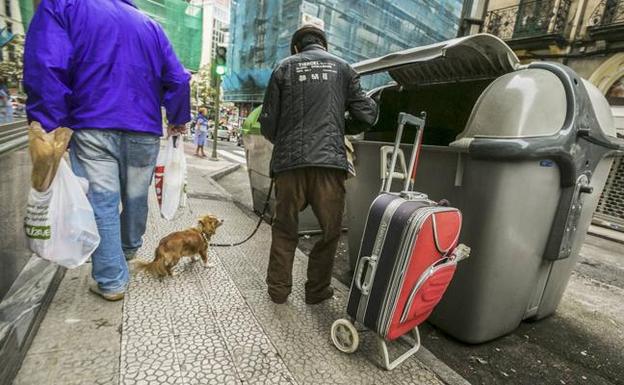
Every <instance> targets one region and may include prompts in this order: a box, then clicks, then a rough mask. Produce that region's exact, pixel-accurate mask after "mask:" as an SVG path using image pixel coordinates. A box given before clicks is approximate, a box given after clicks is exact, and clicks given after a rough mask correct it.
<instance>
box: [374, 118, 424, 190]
mask: <svg viewBox="0 0 624 385" xmlns="http://www.w3.org/2000/svg"><path fill="white" fill-rule="evenodd" d="M426 119H427V113H426V112H425V111H423V112H421V113H420V117H416V116H414V115H410V114H408V113H406V112H401V113H399V120H398V123H399V127H398V129H397V135H396V139H395V141H394V149H393V150H392V160H391V161H390V172H389V173H388V178H387V179H385V185H384V186H383V188H382V191H384V192H390V188H391V186H392V176H393V174H394V168H395V167H396V161H397V157H398V155H399V146H400V145H401V138H402V137H403V128H404V127H405V125H406V124H410V125H412V126H415V127H416V137H415V139H414V150H413V151H412V156H411V157H410V163H409V170H408V172H407V175H409V177H406V178H405V184H404V185H403V191H411V189H412V188H411V187H413V185H414V179H415V178H416V166H417V164H418V158H419V155H420V147H421V142H422V135H423V130H424V128H425V121H426ZM410 182H411V186H410Z"/></svg>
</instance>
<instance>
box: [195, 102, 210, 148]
mask: <svg viewBox="0 0 624 385" xmlns="http://www.w3.org/2000/svg"><path fill="white" fill-rule="evenodd" d="M207 115H208V110H206V108H205V107H201V108H200V109H199V112H198V113H197V117H196V118H195V122H193V125H194V127H195V145H196V146H197V148H196V149H195V155H196V156H201V157H202V158H205V157H206V154H205V153H204V145H205V144H206V138H207V137H208V129H209V120H208V116H207Z"/></svg>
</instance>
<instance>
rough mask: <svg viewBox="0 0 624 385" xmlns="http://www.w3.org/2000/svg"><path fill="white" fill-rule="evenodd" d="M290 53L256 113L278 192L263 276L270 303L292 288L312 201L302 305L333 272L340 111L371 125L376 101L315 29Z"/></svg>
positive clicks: (338, 218) (342, 160) (338, 219)
mask: <svg viewBox="0 0 624 385" xmlns="http://www.w3.org/2000/svg"><path fill="white" fill-rule="evenodd" d="M291 53H292V56H290V57H288V58H286V59H285V60H283V61H282V62H281V63H280V64H279V65H278V66H277V68H275V70H274V71H273V74H272V75H271V80H270V81H269V85H268V88H267V91H266V94H265V96H264V104H263V108H262V115H261V117H260V125H261V129H262V134H263V135H264V136H265V137H266V138H267V139H268V140H269V141H271V143H273V145H274V148H273V158H272V160H271V174H272V177H274V178H275V196H276V207H275V216H274V219H273V232H272V237H273V240H272V244H271V255H270V260H269V267H268V272H267V279H266V281H267V285H268V292H269V295H270V297H271V299H272V300H273V302H275V303H283V302H285V301H286V299H287V298H288V295H289V294H290V292H291V287H292V266H293V259H294V254H295V249H296V247H297V241H298V234H297V232H298V221H299V218H298V216H299V212H300V211H302V210H303V209H304V208H305V207H306V206H307V205H310V206H311V207H312V210H313V211H314V214H315V215H316V217H317V219H318V221H319V223H320V225H321V228H322V229H323V237H322V238H321V239H320V240H319V241H318V242H317V243H316V244H315V245H314V248H313V249H312V251H311V252H310V256H309V261H308V277H307V278H308V280H307V282H306V284H305V291H306V303H308V304H315V303H319V302H322V301H324V300H325V299H328V298H331V297H332V295H333V289H332V288H331V286H330V281H331V272H332V268H333V264H334V256H335V254H336V249H337V246H338V240H339V238H340V231H341V226H342V214H343V210H344V204H345V179H346V174H347V170H348V163H347V153H346V149H345V143H344V134H345V112H346V111H348V112H349V114H350V115H351V117H352V118H354V119H357V120H359V121H361V122H364V123H366V124H368V125H371V124H373V123H374V122H375V120H376V118H377V105H376V104H375V102H374V101H373V100H372V99H370V98H368V97H367V96H366V95H365V93H364V92H363V90H362V88H361V87H360V79H359V76H358V74H357V73H356V72H355V71H354V70H353V68H351V66H350V65H349V64H348V63H346V62H345V61H344V60H341V59H340V58H338V57H336V56H334V55H332V54H330V53H328V52H327V38H326V36H325V33H324V32H323V31H322V30H320V29H319V28H316V27H314V26H309V25H308V26H303V27H302V28H300V29H299V30H297V31H296V32H295V34H294V35H293V37H292V42H291Z"/></svg>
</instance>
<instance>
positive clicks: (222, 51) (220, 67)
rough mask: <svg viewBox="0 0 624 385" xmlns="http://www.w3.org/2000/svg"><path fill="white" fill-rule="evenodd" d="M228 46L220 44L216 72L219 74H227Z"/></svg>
mask: <svg viewBox="0 0 624 385" xmlns="http://www.w3.org/2000/svg"><path fill="white" fill-rule="evenodd" d="M226 55H227V48H225V47H223V46H218V47H217V50H216V57H215V73H216V74H217V75H219V76H222V75H225V70H226V69H227V59H226Z"/></svg>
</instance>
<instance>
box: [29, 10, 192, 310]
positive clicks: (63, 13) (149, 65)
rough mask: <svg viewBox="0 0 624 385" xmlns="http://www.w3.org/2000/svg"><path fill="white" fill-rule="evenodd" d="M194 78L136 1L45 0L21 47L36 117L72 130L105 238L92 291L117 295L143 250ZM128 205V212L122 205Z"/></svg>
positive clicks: (75, 157) (78, 169)
mask: <svg viewBox="0 0 624 385" xmlns="http://www.w3.org/2000/svg"><path fill="white" fill-rule="evenodd" d="M189 80H190V75H189V74H188V73H187V72H186V71H185V70H184V68H183V67H182V65H181V64H180V62H179V61H178V59H177V57H176V55H175V53H174V52H173V48H172V47H171V44H170V43H169V40H168V39H167V36H166V35H165V33H164V32H163V30H162V28H161V27H160V25H158V24H157V23H156V22H154V21H152V20H151V19H150V18H149V17H147V16H146V15H145V14H143V13H142V12H141V11H139V10H138V9H137V8H136V6H135V5H134V4H133V2H132V1H131V0H109V1H101V0H82V1H73V0H42V1H41V3H40V5H39V7H38V8H37V11H36V13H35V15H34V17H33V19H32V21H31V23H30V28H29V30H28V33H27V36H26V46H25V52H24V86H25V89H26V93H27V94H28V101H27V107H26V109H27V115H28V119H29V121H37V122H39V123H41V125H42V127H43V128H44V129H45V130H46V131H51V130H54V129H55V128H57V127H62V126H63V127H69V128H71V129H73V130H74V134H73V137H72V140H71V143H70V148H71V152H70V157H71V165H72V169H73V171H74V173H76V175H78V176H81V177H85V178H86V179H87V180H88V181H89V191H88V193H87V197H88V198H89V201H90V202H91V205H92V206H93V211H94V212H95V219H96V222H97V225H98V231H99V233H100V237H101V242H100V246H99V247H98V248H97V250H96V251H95V252H94V253H93V256H92V260H93V271H92V276H93V278H94V279H95V281H96V282H95V283H94V284H93V285H91V287H90V289H91V291H93V292H95V293H97V294H99V295H100V296H102V297H103V298H105V299H107V300H119V299H122V298H123V296H124V292H125V291H126V287H127V284H128V280H129V276H128V265H127V263H126V258H128V259H130V258H132V257H133V256H134V254H135V253H136V252H137V250H138V249H139V248H140V247H141V245H142V243H143V241H142V237H143V234H144V233H145V226H146V221H147V210H148V203H147V194H148V189H149V185H150V182H151V179H152V175H153V172H154V166H155V164H156V157H157V155H158V151H159V144H160V136H161V135H162V124H161V122H162V117H161V105H164V106H165V108H166V110H167V120H168V122H169V128H168V131H169V133H170V134H179V133H181V132H183V131H184V125H185V124H186V123H187V122H188V121H190V117H191V114H190V105H189V104H190V96H189V95H190V89H189ZM120 204H121V207H122V211H121V214H120V212H119V207H120Z"/></svg>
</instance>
